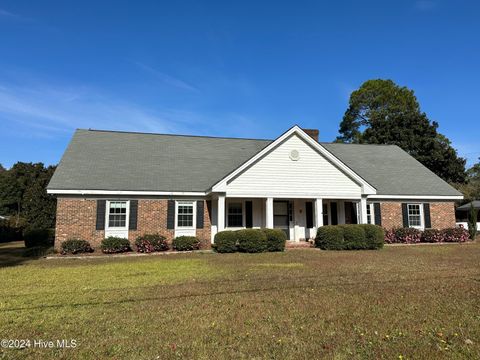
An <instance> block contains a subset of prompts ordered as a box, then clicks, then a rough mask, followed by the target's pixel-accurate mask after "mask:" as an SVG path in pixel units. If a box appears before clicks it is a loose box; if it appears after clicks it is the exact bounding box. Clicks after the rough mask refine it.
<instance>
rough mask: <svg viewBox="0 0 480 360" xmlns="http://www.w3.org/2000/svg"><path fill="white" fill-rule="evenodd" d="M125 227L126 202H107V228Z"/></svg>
mask: <svg viewBox="0 0 480 360" xmlns="http://www.w3.org/2000/svg"><path fill="white" fill-rule="evenodd" d="M126 227H127V202H126V201H109V202H108V228H110V229H112V228H121V229H124V228H126Z"/></svg>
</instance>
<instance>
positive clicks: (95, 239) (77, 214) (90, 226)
mask: <svg viewBox="0 0 480 360" xmlns="http://www.w3.org/2000/svg"><path fill="white" fill-rule="evenodd" d="M167 204H168V200H166V199H155V200H153V199H152V200H146V199H140V200H138V214H137V230H129V232H128V237H129V240H130V242H131V243H132V244H133V243H134V242H135V239H136V238H137V236H139V235H143V234H152V233H159V234H161V235H163V236H165V237H166V238H167V240H168V241H169V242H171V241H172V240H173V237H174V236H175V232H174V230H173V229H167ZM96 217H97V201H96V200H94V199H79V198H58V200H57V222H56V232H55V246H56V247H57V248H59V247H60V244H61V243H62V242H63V241H65V240H67V239H70V238H80V239H85V240H88V241H89V242H90V244H91V245H92V246H93V247H96V248H98V247H100V243H101V241H102V239H103V238H104V237H105V232H104V230H96V229H95V225H96ZM210 233H211V221H210V211H209V208H208V207H207V202H206V201H205V206H204V227H203V229H197V230H196V235H197V237H198V238H199V239H200V240H201V243H202V248H210V243H211V242H210Z"/></svg>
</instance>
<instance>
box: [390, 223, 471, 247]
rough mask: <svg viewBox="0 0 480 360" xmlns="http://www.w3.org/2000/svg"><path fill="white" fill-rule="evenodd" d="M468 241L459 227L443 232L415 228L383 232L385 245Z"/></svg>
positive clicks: (465, 231)
mask: <svg viewBox="0 0 480 360" xmlns="http://www.w3.org/2000/svg"><path fill="white" fill-rule="evenodd" d="M468 239H469V233H468V231H467V230H466V229H464V228H461V227H458V228H448V229H443V230H436V229H426V230H424V231H421V230H418V229H415V228H398V229H390V230H386V232H385V242H386V243H387V244H416V243H440V242H465V241H467V240H468Z"/></svg>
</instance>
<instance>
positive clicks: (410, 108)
mask: <svg viewBox="0 0 480 360" xmlns="http://www.w3.org/2000/svg"><path fill="white" fill-rule="evenodd" d="M437 129H438V123H437V122H435V121H433V122H431V121H430V120H429V119H428V117H427V115H426V114H425V113H424V112H422V111H421V110H420V105H419V103H418V101H417V98H416V97H415V95H414V92H413V91H412V90H410V89H408V88H406V87H400V86H398V85H397V84H395V83H394V82H393V81H391V80H382V79H377V80H368V81H366V82H364V83H363V84H362V86H360V88H359V89H358V90H356V91H354V92H352V94H351V95H350V102H349V107H348V109H347V111H346V112H345V115H344V116H343V120H342V122H341V123H340V130H339V133H340V136H339V137H337V140H336V141H337V142H346V143H359V144H394V145H398V146H400V147H401V148H402V149H403V150H405V151H406V152H408V153H409V154H410V155H412V156H413V157H414V158H416V159H417V160H418V161H420V162H421V163H422V164H424V165H425V166H426V167H428V168H429V169H430V170H432V171H433V172H434V173H435V174H437V175H438V176H440V177H441V178H442V179H444V180H445V181H448V182H450V183H464V182H465V176H466V175H465V162H466V161H465V159H463V158H461V157H459V156H458V154H457V151H456V150H455V149H454V148H453V147H452V145H451V142H450V140H448V138H447V137H445V136H444V135H442V134H440V133H439V132H438V131H437Z"/></svg>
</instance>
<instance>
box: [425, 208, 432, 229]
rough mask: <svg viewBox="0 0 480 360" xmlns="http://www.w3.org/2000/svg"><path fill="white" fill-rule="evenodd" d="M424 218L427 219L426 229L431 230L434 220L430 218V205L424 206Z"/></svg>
mask: <svg viewBox="0 0 480 360" xmlns="http://www.w3.org/2000/svg"><path fill="white" fill-rule="evenodd" d="M423 217H424V219H425V228H426V229H430V228H431V227H432V219H431V217H430V204H429V203H425V204H423Z"/></svg>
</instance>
